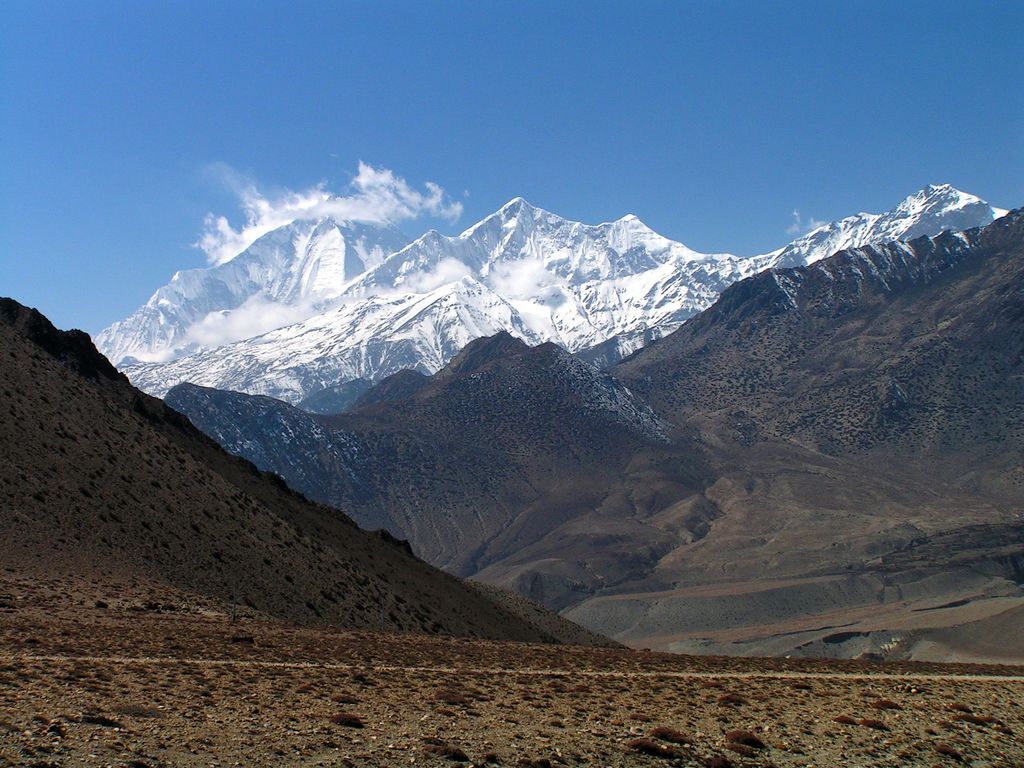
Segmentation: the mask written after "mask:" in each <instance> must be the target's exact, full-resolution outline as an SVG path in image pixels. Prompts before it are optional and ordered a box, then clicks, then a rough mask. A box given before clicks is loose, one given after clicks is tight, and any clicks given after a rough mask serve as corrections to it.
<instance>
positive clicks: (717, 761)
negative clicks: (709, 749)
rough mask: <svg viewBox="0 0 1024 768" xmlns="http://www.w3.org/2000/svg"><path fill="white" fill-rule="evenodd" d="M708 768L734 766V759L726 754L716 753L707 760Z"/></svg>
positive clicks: (728, 767)
mask: <svg viewBox="0 0 1024 768" xmlns="http://www.w3.org/2000/svg"><path fill="white" fill-rule="evenodd" d="M707 767H708V768H732V761H731V760H730V759H729V758H728V757H726V756H725V755H715V756H714V757H712V758H710V759H709V760H708V762H707Z"/></svg>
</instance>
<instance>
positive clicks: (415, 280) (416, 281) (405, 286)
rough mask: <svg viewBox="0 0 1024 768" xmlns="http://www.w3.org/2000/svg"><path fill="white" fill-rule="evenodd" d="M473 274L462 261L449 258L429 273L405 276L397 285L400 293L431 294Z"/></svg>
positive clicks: (438, 263)
mask: <svg viewBox="0 0 1024 768" xmlns="http://www.w3.org/2000/svg"><path fill="white" fill-rule="evenodd" d="M471 274H473V270H471V269H470V268H469V267H467V266H466V265H465V264H463V263H462V262H461V261H459V260H458V259H450V258H449V259H441V260H440V261H439V262H437V266H436V267H434V268H433V269H432V270H430V271H429V272H413V273H411V274H408V275H403V276H402V277H401V279H400V280H397V281H396V283H397V287H398V290H399V291H409V292H411V293H429V292H430V291H432V290H434V289H435V288H440V287H441V286H442V285H448V283H454V282H455V281H457V280H461V279H462V278H464V277H466V276H467V275H471Z"/></svg>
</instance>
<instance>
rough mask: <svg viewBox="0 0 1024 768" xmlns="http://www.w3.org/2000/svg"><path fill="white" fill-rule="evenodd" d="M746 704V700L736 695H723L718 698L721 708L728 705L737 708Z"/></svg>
mask: <svg viewBox="0 0 1024 768" xmlns="http://www.w3.org/2000/svg"><path fill="white" fill-rule="evenodd" d="M746 703H747V700H746V699H744V698H743V697H742V696H740V695H739V694H737V693H723V694H722V695H721V696H719V697H718V704H719V705H720V706H723V707H725V706H730V705H731V706H734V707H738V706H740V705H742V704H746Z"/></svg>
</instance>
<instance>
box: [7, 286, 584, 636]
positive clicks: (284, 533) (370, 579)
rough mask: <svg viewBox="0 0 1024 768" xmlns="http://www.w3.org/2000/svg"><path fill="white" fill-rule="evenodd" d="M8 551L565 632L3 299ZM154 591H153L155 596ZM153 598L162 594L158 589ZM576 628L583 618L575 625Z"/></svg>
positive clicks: (411, 624) (152, 575) (189, 581)
mask: <svg viewBox="0 0 1024 768" xmlns="http://www.w3.org/2000/svg"><path fill="white" fill-rule="evenodd" d="M0 374H2V377H0V395H2V408H0V455H2V456H3V462H2V463H0V562H2V563H3V566H4V568H5V569H6V570H7V571H8V572H9V573H10V572H14V573H24V574H31V575H33V576H35V577H44V576H45V577H51V578H54V577H57V578H64V579H67V580H68V584H69V588H70V589H72V590H74V588H75V584H76V583H77V584H81V583H84V582H83V581H82V580H95V581H98V582H100V583H109V584H121V585H125V588H126V589H127V588H129V587H130V586H131V585H136V586H138V585H141V584H146V585H150V586H151V587H152V588H154V589H160V588H163V587H168V588H174V589H175V590H178V591H179V592H181V593H187V594H191V595H193V596H194V597H195V599H196V600H197V601H199V602H200V603H201V602H202V601H204V600H205V601H206V602H210V601H213V602H214V603H219V605H220V606H221V608H222V609H223V608H224V606H225V605H226V604H227V603H228V602H229V601H231V600H232V599H233V600H234V602H235V603H237V605H238V606H239V608H240V609H241V610H242V611H243V612H245V613H251V614H253V615H263V616H273V617H278V618H283V619H288V620H292V621H299V622H305V623H309V622H312V623H322V624H333V625H338V626H343V627H354V628H358V627H363V628H374V629H379V628H384V629H388V630H400V631H411V632H431V633H447V634H455V635H471V636H482V637H492V638H506V639H518V640H532V641H552V640H556V639H558V636H559V626H560V625H559V624H557V623H556V624H555V625H551V626H549V627H548V628H547V629H546V630H541V629H538V628H537V627H536V626H534V625H533V624H531V623H529V622H528V621H525V620H523V619H522V618H520V617H519V616H518V615H516V614H514V613H512V612H510V611H507V610H505V609H504V608H502V607H501V606H499V605H497V604H496V603H494V602H493V601H492V600H489V599H488V598H487V597H485V596H484V595H483V594H481V593H480V592H479V591H478V590H476V589H474V588H472V587H469V586H467V585H465V584H463V583H461V582H460V581H458V580H457V579H455V578H454V577H452V576H449V575H447V574H444V573H442V572H440V571H438V570H436V569H434V568H432V567H430V566H428V565H427V564H425V563H423V562H421V561H419V560H417V559H416V558H415V557H413V556H412V555H411V554H410V552H409V550H408V547H407V546H406V545H404V544H403V543H401V542H399V541H397V540H395V539H394V538H393V537H391V536H389V535H386V534H384V535H381V534H374V533H369V532H365V531H362V530H360V529H359V528H357V527H356V526H355V525H354V524H353V523H352V522H351V521H350V520H349V519H348V518H346V517H345V516H344V515H342V514H341V513H339V512H337V511H336V510H333V509H329V508H326V507H323V506H319V505H316V504H312V503H310V502H308V501H307V500H306V499H304V498H302V497H301V496H299V495H297V494H295V493H293V492H292V491H290V490H288V489H287V487H286V486H285V485H284V483H282V482H281V481H280V480H278V479H277V478H275V477H274V476H271V475H268V474H261V473H259V472H258V471H257V470H256V469H255V468H254V467H253V466H252V465H250V464H248V463H247V462H245V461H242V460H240V459H236V458H234V457H231V456H229V455H227V454H225V453H224V452H223V451H222V450H221V449H220V448H219V447H217V446H216V444H215V443H213V442H212V441H211V440H209V439H208V438H206V437H205V436H203V435H202V434H201V433H199V432H198V431H197V430H196V429H195V428H193V427H192V426H191V424H190V423H189V422H188V421H187V419H184V418H183V417H181V416H180V415H179V414H177V413H175V412H174V411H172V410H170V409H169V408H167V407H166V406H164V405H163V403H162V402H160V401H159V400H156V399H153V398H150V397H148V396H146V395H143V394H141V393H139V392H138V391H136V390H135V389H133V388H132V387H131V386H130V385H129V384H128V383H127V380H126V379H124V377H123V376H121V374H119V373H117V372H116V371H115V370H114V369H113V368H112V367H111V366H110V364H109V363H108V362H107V361H106V359H105V358H103V357H102V356H101V355H99V354H98V353H97V352H96V351H95V349H94V348H93V347H92V344H91V343H90V342H89V339H88V337H87V336H86V335H85V334H83V333H81V332H77V331H73V332H68V333H65V332H61V331H58V330H56V329H55V328H53V326H52V325H51V324H50V323H49V322H48V321H47V320H46V319H45V318H44V317H43V316H42V315H40V314H39V313H37V312H35V311H34V310H30V309H27V308H25V307H22V306H21V305H19V304H17V303H16V302H13V301H11V300H3V301H2V302H0ZM150 602H154V601H150ZM155 602H159V601H158V600H157V601H155ZM568 631H569V632H570V633H572V634H573V635H574V637H575V636H576V632H577V630H576V628H573V627H568Z"/></svg>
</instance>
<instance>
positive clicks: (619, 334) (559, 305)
mask: <svg viewBox="0 0 1024 768" xmlns="http://www.w3.org/2000/svg"><path fill="white" fill-rule="evenodd" d="M1003 213H1004V211H1002V210H1000V209H996V208H993V207H991V206H990V205H988V204H987V203H985V202H984V201H982V200H980V199H979V198H977V197H974V196H973V195H968V194H966V193H963V192H960V191H958V190H955V189H953V188H952V187H950V186H948V185H942V186H930V187H927V188H925V189H923V190H921V191H920V192H918V193H916V194H914V195H911V196H910V197H908V198H907V199H906V200H904V201H903V202H902V203H900V204H899V205H898V206H897V207H896V208H894V209H893V210H892V211H888V212H886V213H883V214H858V215H857V216H851V217H848V218H846V219H843V220H842V221H839V222H835V223H832V224H827V225H825V226H822V227H819V228H817V229H815V230H813V231H812V232H809V233H808V234H806V235H804V236H803V237H801V238H799V239H797V240H795V241H793V242H792V243H790V244H789V245H787V246H785V247H783V248H780V249H778V250H776V251H773V252H771V253H768V254H762V255H758V256H752V257H740V256H734V255H731V254H725V253H720V254H703V253H698V252H696V251H693V250H691V249H690V248H687V247H686V246H685V245H682V244H681V243H677V242H674V241H671V240H668V239H666V238H664V237H662V236H661V235H659V234H657V233H656V232H654V231H653V230H651V229H650V228H649V227H647V226H646V225H645V224H643V222H641V221H640V220H639V219H638V218H636V217H635V216H626V217H624V218H622V219H619V220H618V221H614V222H609V223H604V224H597V225H587V224H581V223H579V222H573V221H568V220H566V219H563V218H561V217H559V216H556V215H555V214H552V213H549V212H547V211H543V210H541V209H539V208H536V207H534V206H531V205H530V204H529V203H527V202H526V201H525V200H522V199H520V198H517V199H515V200H512V201H511V202H509V203H508V204H506V205H505V206H503V207H502V208H501V209H500V210H498V211H497V212H495V213H494V214H492V215H490V216H488V217H487V218H485V219H483V220H482V221H480V222H479V223H477V224H475V225H473V226H472V227H470V228H469V229H467V230H466V231H465V232H463V233H462V234H460V235H458V236H455V237H446V236H444V235H441V234H439V233H437V232H434V231H431V232H428V233H427V234H425V235H423V236H422V237H421V238H419V239H418V240H416V241H414V242H412V243H410V244H408V245H406V246H405V247H404V248H401V250H398V251H396V252H394V253H392V254H391V255H389V256H387V257H386V258H382V259H380V260H379V261H378V263H376V264H373V263H371V264H367V266H368V267H369V268H368V269H367V270H366V271H365V272H364V273H362V274H361V275H356V276H353V278H352V279H348V278H349V276H350V275H351V274H352V273H351V272H345V273H344V275H341V274H338V273H335V275H334V282H331V283H330V285H331V286H332V287H335V288H336V292H335V293H334V294H333V295H330V294H328V293H326V292H325V293H323V294H320V295H321V296H322V299H320V300H319V301H318V303H316V304H315V306H314V307H313V309H314V311H315V314H314V312H309V316H307V317H305V318H303V319H301V320H299V321H298V322H294V323H291V324H288V325H285V324H284V323H279V325H281V326H283V327H278V328H276V329H275V330H271V331H270V332H268V333H263V334H258V335H257V334H252V335H251V338H245V339H243V340H240V341H237V342H234V343H230V344H225V345H222V346H219V347H214V345H212V344H210V345H208V346H209V347H211V348H209V349H206V350H202V351H198V352H196V353H194V354H189V355H185V356H182V357H179V358H178V359H174V360H172V361H170V362H167V363H163V364H156V363H151V364H139V365H133V366H131V367H129V368H128V369H127V373H128V374H129V376H130V377H131V378H132V380H133V382H134V383H135V384H136V385H137V386H139V387H141V388H142V389H145V390H147V391H150V392H152V393H154V394H158V395H162V394H163V393H165V392H166V391H167V390H168V389H170V388H171V387H172V386H174V385H175V384H178V383H180V382H183V381H191V382H193V383H196V384H200V385H204V386H210V387H216V388H220V389H231V390H236V391H242V392H249V393H253V394H268V395H272V396H274V397H279V398H282V399H284V400H287V401H289V402H297V401H298V400H300V399H301V398H302V397H304V396H306V395H308V394H311V393H313V392H315V391H317V390H319V389H322V388H324V387H328V386H332V385H336V384H338V383H340V382H341V381H345V380H351V379H356V378H364V379H370V380H379V379H381V378H383V377H385V376H387V375H389V374H391V373H394V372H396V371H398V370H401V369H403V368H414V369H417V370H419V371H422V372H424V373H433V372H435V371H437V370H439V369H440V368H441V367H442V366H444V364H445V363H446V362H447V361H448V360H450V359H451V358H452V357H453V356H454V355H455V354H456V353H457V352H458V351H459V349H461V348H462V347H463V346H464V345H465V344H466V343H468V342H469V341H471V340H473V339H475V338H479V337H481V336H489V335H492V334H495V333H497V332H499V331H502V330H505V331H508V332H509V333H512V334H513V335H515V336H517V337H519V338H521V339H523V340H524V341H526V342H528V343H530V344H538V343H541V342H544V341H553V342H556V343H558V344H560V345H561V346H563V347H565V348H566V349H568V350H570V351H574V352H575V351H580V350H584V349H587V348H590V347H593V346H595V345H598V344H601V343H602V342H606V341H607V340H614V341H613V344H614V345H615V347H616V354H620V355H621V354H625V353H628V352H630V351H632V350H633V349H635V348H637V347H639V346H641V345H642V344H643V343H644V341H645V340H646V339H650V338H655V337H658V336H661V335H664V334H666V333H669V332H671V331H673V330H675V329H676V328H677V327H678V326H679V325H680V324H681V323H682V322H683V321H685V320H686V319H687V318H689V317H691V316H693V315H694V314H696V313H697V312H700V311H702V310H703V309H705V308H706V307H708V306H710V305H711V304H712V303H713V302H714V300H715V299H716V298H717V296H718V294H719V293H720V292H721V291H722V290H723V289H724V288H725V287H727V286H728V285H730V284H731V283H733V282H735V281H737V280H739V279H742V278H744V277H747V276H749V275H751V274H754V273H756V272H759V271H762V270H764V269H768V268H772V267H781V266H794V265H806V264H810V263H812V262H815V261H818V260H819V259H822V258H825V257H826V256H829V255H831V254H832V253H834V252H835V251H836V250H839V249H841V248H849V247H857V246H861V245H866V244H869V243H878V242H883V241H888V240H894V239H903V238H908V237H916V236H918V235H921V234H937V233H938V232H940V231H942V230H945V229H964V228H969V227H973V226H980V225H983V224H986V223H988V222H990V221H992V220H993V219H994V218H997V217H998V216H1000V215H1002V214H1003ZM290 226H296V225H290ZM279 231H280V230H279ZM276 234H277V232H275V233H271V235H267V237H268V238H269V237H271V236H272V235H276ZM287 237H292V238H293V239H294V236H290V235H289V236H286V240H287ZM259 242H262V241H258V243H259ZM288 242H291V241H288ZM255 247H256V245H254V246H253V248H255ZM250 250H252V249H250ZM280 250H281V251H283V250H284V249H280ZM249 258H251V257H250V255H249V252H248V251H247V252H245V253H243V254H241V255H240V256H239V257H237V258H236V259H235V260H234V261H237V260H239V259H243V260H246V259H249ZM234 261H232V262H228V264H227V265H224V267H227V266H229V265H230V264H233V263H234ZM363 263H364V264H365V263H366V262H365V261H364V262H363ZM216 269H222V268H216ZM209 271H213V270H205V271H204V270H199V272H209ZM185 274H188V273H185ZM176 277H177V276H176ZM346 280H347V282H346ZM339 284H340V285H339ZM172 285H173V281H172ZM168 288H170V286H168V287H167V288H165V289H161V291H166V290H167V289H168ZM158 297H161V293H160V292H158V294H157V295H156V296H154V298H153V299H152V300H151V301H150V303H149V304H147V307H144V308H143V310H145V309H147V308H148V307H150V305H153V304H154V302H156V303H157V304H158V305H159V301H158ZM162 298H165V297H162ZM285 306H290V305H285ZM143 310H140V312H142V311H143ZM307 311H308V305H307ZM136 314H137V315H138V314H139V313H136ZM167 314H168V315H169V314H170V312H169V310H168V311H167ZM133 317H135V316H133ZM125 322H128V321H125ZM193 322H199V323H200V324H202V323H204V322H207V320H206V319H205V318H201V319H200V320H199V321H193ZM115 329H116V327H112V329H108V331H106V332H104V334H105V336H104V339H105V340H106V344H107V345H108V346H110V347H113V346H114V342H116V341H117V340H118V338H119V336H121V333H120V331H119V330H115ZM177 333H178V335H177V337H176V338H178V339H182V338H184V339H189V338H193V337H195V336H196V335H197V332H196V330H195V326H193V327H192V329H185V330H184V331H178V332H177ZM127 346H128V345H127V344H126V345H125V347H127ZM177 349H178V350H180V349H182V347H181V346H179V347H178V348H177ZM135 356H136V357H138V355H135ZM114 357H115V358H117V357H118V355H116V354H115V355H114Z"/></svg>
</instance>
